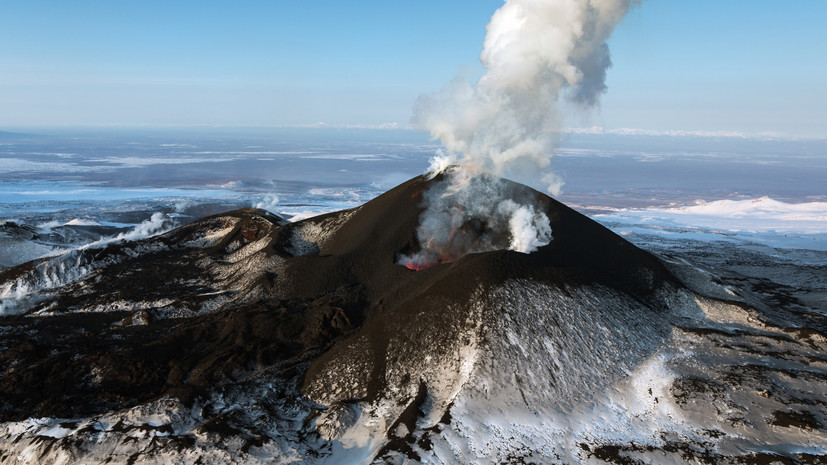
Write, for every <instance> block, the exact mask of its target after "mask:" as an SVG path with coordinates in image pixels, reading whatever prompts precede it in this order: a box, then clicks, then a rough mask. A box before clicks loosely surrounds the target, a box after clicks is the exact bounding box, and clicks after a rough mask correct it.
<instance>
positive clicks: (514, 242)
mask: <svg viewBox="0 0 827 465" xmlns="http://www.w3.org/2000/svg"><path fill="white" fill-rule="evenodd" d="M632 1H633V0H506V2H505V4H504V5H503V6H502V7H501V8H500V9H499V10H497V11H496V12H495V13H494V15H493V16H492V17H491V22H490V23H489V24H488V26H487V28H486V29H487V31H488V32H487V34H486V36H485V43H484V46H483V51H482V53H481V54H480V61H481V62H482V65H483V66H484V68H485V73H484V74H483V76H482V77H481V78H480V80H479V81H478V82H476V83H471V82H470V81H468V80H467V79H465V78H457V79H455V80H454V81H452V82H451V83H450V84H448V85H447V86H446V87H444V88H443V89H442V90H441V91H439V92H437V93H436V94H432V95H425V96H422V97H420V98H419V100H418V101H417V103H416V106H415V107H414V116H413V119H412V123H413V125H414V127H416V128H418V129H421V130H425V131H428V132H429V133H430V134H431V137H432V138H434V139H439V140H440V141H441V142H442V144H443V146H444V147H445V149H446V151H445V152H441V153H439V154H437V156H436V157H434V159H433V160H432V162H431V169H430V174H431V176H436V175H437V174H440V173H443V174H444V177H443V180H442V182H441V183H440V184H448V186H447V187H438V188H437V187H434V188H432V189H431V190H430V191H429V192H428V193H426V195H425V196H424V199H425V204H424V206H425V211H424V212H423V214H422V217H421V218H420V225H419V228H418V229H417V239H418V241H419V245H420V248H421V249H420V250H419V251H418V252H416V253H415V254H413V255H410V256H409V255H402V256H400V257H399V263H400V264H402V265H406V266H408V267H409V268H414V269H421V268H424V267H427V266H430V265H433V264H436V263H441V262H446V261H452V260H455V259H456V258H459V257H460V256H462V255H465V254H467V253H473V252H481V251H487V250H493V249H498V248H508V249H511V250H515V251H518V252H523V253H529V252H532V251H534V250H536V249H537V248H538V247H541V246H544V245H546V244H548V243H549V241H551V240H552V234H551V227H550V225H549V219H548V217H547V216H546V215H545V214H543V213H542V210H541V209H540V208H539V207H536V206H535V205H533V202H532V201H531V200H527V199H524V200H525V202H526V203H524V204H519V203H517V202H515V201H514V199H509V198H508V197H507V195H506V193H504V192H503V190H502V189H501V188H500V187H501V185H500V184H499V183H497V182H493V181H492V179H495V178H494V177H492V176H489V174H493V175H496V176H502V177H509V178H513V179H518V180H520V179H524V178H526V177H527V175H529V174H530V175H532V176H536V173H538V172H540V173H542V180H543V182H544V183H545V185H546V187H547V190H548V191H549V192H551V193H553V194H558V193H559V192H560V189H561V188H562V185H563V183H562V181H561V180H560V178H558V177H557V176H556V175H554V173H552V172H551V171H550V169H549V164H550V161H551V158H552V155H553V153H554V148H555V144H556V142H557V138H558V134H559V128H560V127H561V115H560V112H559V109H558V102H559V100H560V99H561V98H567V99H568V100H570V101H571V102H572V103H573V104H575V105H578V106H582V107H584V108H591V107H594V106H595V105H597V103H598V99H599V97H600V95H601V94H602V93H603V92H605V91H606V84H605V81H606V70H607V69H608V68H609V67H610V66H611V64H612V62H611V60H610V58H609V47H608V45H606V39H608V37H609V35H610V34H611V33H612V31H613V30H614V28H615V26H616V25H617V24H618V23H619V22H620V20H621V19H622V18H623V16H624V15H625V14H626V12H627V11H628V10H629V8H630V6H631V3H632ZM449 167H450V168H449ZM535 179H536V178H535Z"/></svg>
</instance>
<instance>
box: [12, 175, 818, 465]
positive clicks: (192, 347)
mask: <svg viewBox="0 0 827 465" xmlns="http://www.w3.org/2000/svg"><path fill="white" fill-rule="evenodd" d="M439 182H442V180H441V178H437V179H434V180H427V179H426V178H424V177H418V178H415V179H412V180H410V181H408V182H406V183H404V184H402V185H400V186H398V187H396V188H395V189H393V190H391V191H389V192H387V193H385V194H383V195H382V196H380V197H378V198H376V199H374V200H372V201H370V202H368V203H367V204H365V205H363V206H361V207H358V208H354V209H351V210H345V211H341V212H336V213H331V214H327V215H322V216H319V217H315V218H311V219H308V220H304V221H301V222H297V223H288V222H286V221H284V220H283V219H282V218H280V217H277V216H274V215H271V214H268V213H266V212H264V211H262V210H255V209H244V210H238V211H234V212H229V213H225V214H221V215H216V216H212V217H208V218H205V219H202V220H199V221H196V222H193V223H190V224H188V225H186V226H183V227H180V228H177V229H175V230H172V231H170V232H168V233H165V234H162V235H159V236H155V237H152V238H149V239H146V240H142V241H137V242H127V241H121V242H112V243H109V244H106V245H105V246H101V247H95V248H85V249H77V250H74V251H72V252H69V253H66V254H64V255H62V256H60V257H56V258H49V259H42V260H39V261H36V262H30V263H27V264H24V265H21V266H18V267H15V268H12V269H8V270H4V271H0V283H5V284H3V286H4V287H3V288H2V289H0V290H2V294H0V295H3V296H4V297H3V299H2V303H0V305H2V307H0V308H2V309H3V311H4V312H5V315H4V316H2V317H0V335H2V338H1V339H0V421H2V422H10V423H7V424H8V425H24V426H25V425H26V424H28V423H26V422H27V421H31V420H27V419H31V418H40V417H43V418H47V419H48V418H51V419H55V420H48V421H47V423H46V424H45V426H43V425H41V426H37V425H35V426H31V427H24V426H15V428H17V429H14V430H11V429H8V430H6V431H5V432H4V433H1V434H0V437H5V438H6V439H8V440H9V441H11V440H14V443H15V444H18V441H21V438H22V442H19V444H29V442H27V441H36V440H42V439H37V438H43V437H44V434H46V433H43V431H46V432H47V433H48V434H46V436H45V437H49V438H52V439H53V440H50V441H51V442H49V444H52V443H54V444H56V447H54V448H53V450H55V451H65V452H66V453H67V454H70V455H72V456H73V457H75V458H84V457H85V458H89V459H91V460H97V459H96V458H101V457H102V456H101V455H100V454H101V453H102V452H101V451H103V450H119V451H121V452H118V454H121V455H118V456H117V457H115V458H114V460H115V461H123V462H126V461H130V460H131V461H134V460H139V461H140V460H144V459H146V460H150V459H151V460H175V461H178V460H182V458H183V457H189V458H193V457H195V458H198V457H202V458H203V457H206V459H205V460H210V461H214V462H222V461H228V462H229V461H249V462H256V461H258V460H259V459H258V458H261V457H265V458H266V457H270V458H281V459H285V457H290V456H296V457H302V461H309V462H314V461H324V460H326V458H331V457H339V456H341V457H351V459H353V458H354V457H356V459H354V460H356V461H358V460H362V459H365V460H373V459H375V460H377V461H405V460H409V461H411V460H412V461H418V460H424V459H423V457H424V456H425V455H427V454H432V455H433V457H441V458H440V459H439V460H442V461H445V460H447V461H458V462H461V461H467V460H471V461H479V460H483V461H488V460H489V459H491V457H494V456H496V455H497V453H496V451H491V450H487V449H484V448H479V447H478V446H477V445H474V444H476V442H477V441H478V439H475V437H474V436H473V435H475V434H483V432H484V431H488V432H487V433H485V434H488V435H489V436H490V441H494V443H495V444H500V446H502V447H506V446H505V445H503V444H509V441H511V440H509V439H508V435H509V434H511V435H514V434H525V430H522V429H520V427H517V426H514V425H513V424H512V425H511V426H502V427H497V428H495V429H493V430H491V429H490V428H489V427H484V428H483V427H481V426H480V424H483V423H485V422H487V421H489V420H490V419H502V418H512V419H514V418H532V419H533V420H531V421H534V422H538V423H536V424H534V423H531V426H530V427H528V428H529V429H528V430H529V431H545V430H544V429H543V428H547V429H548V430H549V431H552V432H550V433H548V435H547V436H543V435H542V434H539V433H537V434H539V435H538V436H537V437H538V438H540V439H537V441H538V442H536V443H529V442H530V441H528V440H521V441H522V442H521V443H520V444H523V446H524V449H525V450H526V451H529V452H530V454H529V455H530V456H536V457H545V458H548V457H552V456H553V455H554V454H561V453H563V452H559V451H558V452H553V453H552V452H549V451H552V450H557V449H555V447H557V448H558V449H559V448H560V447H562V448H563V449H565V450H567V451H569V452H566V453H575V452H571V450H578V451H581V452H576V454H581V453H585V452H582V451H583V450H588V449H580V448H578V447H575V448H573V449H572V448H568V449H566V447H564V445H560V444H564V443H565V442H566V441H563V440H562V439H561V438H560V437H559V436H555V434H558V435H559V434H562V433H559V431H566V429H565V427H560V426H554V427H553V428H552V427H551V426H549V425H558V424H559V421H560V418H561V415H562V416H563V417H568V416H571V417H577V416H578V415H582V411H583V410H582V409H584V408H585V407H584V406H586V405H603V404H602V403H600V402H599V401H598V399H600V398H601V397H600V396H601V395H603V394H601V393H603V392H607V391H606V390H609V391H612V390H617V389H619V388H616V386H619V384H617V383H625V382H626V381H624V380H626V379H628V377H629V376H631V375H630V374H631V373H632V372H637V371H639V370H641V369H642V368H640V367H646V366H649V365H648V364H650V363H653V362H652V360H657V359H658V354H659V353H660V352H662V351H663V348H664V347H666V346H668V341H670V340H671V338H674V337H675V336H674V334H675V328H676V325H678V322H683V323H680V324H681V325H683V326H686V324H687V323H686V322H687V321H701V320H704V318H705V317H704V314H705V312H706V313H709V310H707V309H706V307H704V305H706V303H705V302H707V301H709V299H708V298H706V297H703V296H702V295H699V294H697V293H693V292H691V291H690V290H688V289H687V288H685V287H684V285H683V284H682V283H681V282H680V281H679V280H678V279H676V278H675V277H674V276H673V274H672V273H671V272H670V271H669V269H667V267H666V266H665V265H664V264H663V263H662V262H661V261H660V260H658V259H657V258H655V257H654V256H652V255H651V254H649V253H647V252H645V251H643V250H640V249H638V248H637V247H635V246H633V245H632V244H630V243H629V242H627V241H626V240H624V239H623V238H621V237H619V236H617V235H615V234H613V233H612V232H610V231H609V230H607V229H606V228H604V227H603V226H601V225H599V224H597V223H596V222H594V221H592V220H590V219H589V218H587V217H585V216H583V215H581V214H579V213H577V212H575V211H573V210H572V209H570V208H568V207H566V206H565V205H563V204H561V203H559V202H557V201H555V200H554V199H552V198H550V197H548V196H545V195H543V194H541V193H539V192H536V191H533V190H531V189H529V188H527V187H526V186H522V185H519V184H516V183H511V182H508V181H497V182H499V183H501V189H500V192H501V193H502V195H503V196H505V197H507V198H512V199H517V200H519V201H521V202H531V203H532V204H535V205H538V206H539V207H540V208H541V209H542V211H543V212H544V213H545V214H546V215H547V216H548V218H549V221H550V224H551V228H552V231H553V240H552V241H551V242H550V243H549V244H548V245H546V246H543V247H541V248H540V249H539V250H537V251H536V252H534V253H531V254H523V253H518V252H513V251H508V250H497V251H493V252H486V253H478V254H471V255H466V256H464V257H461V258H459V259H458V260H456V261H454V262H451V263H443V264H438V265H435V266H432V267H430V268H427V269H425V270H422V271H412V270H409V269H407V268H405V267H403V266H400V265H398V264H397V259H398V257H399V255H400V254H403V253H409V252H411V251H415V250H416V249H417V248H418V247H419V246H420V244H419V243H418V239H417V235H416V229H417V225H418V223H419V221H420V213H421V211H422V196H423V193H424V192H426V190H427V189H428V188H429V187H430V186H431V185H433V184H434V183H439ZM710 305H712V304H710ZM716 305H719V306H721V307H720V308H736V309H743V308H746V306H745V305H743V304H740V303H736V304H733V303H726V302H723V303H720V304H716ZM733 305H734V307H733ZM710 308H712V307H710ZM715 308H719V307H715ZM728 311H730V310H728ZM731 311H733V312H735V311H743V310H731ZM704 321H705V320H704ZM655 384H657V383H655ZM612 386H615V387H612ZM618 392H619V391H618ZM649 394H652V388H651V387H650V388H649ZM653 398H654V395H653ZM654 402H658V401H657V399H656V400H655V401H654ZM607 405H609V404H607ZM652 405H654V404H652ZM607 408H608V407H607ZM653 408H654V407H653ZM148 418H149V419H148ZM159 418H160V420H159ZM521 421H522V420H521ZM526 421H528V420H526ZM61 422H62V423H61ZM823 423H824V422H822V424H823ZM515 424H516V425H520V424H523V423H520V422H517V423H515ZM526 424H528V423H526ZM55 425H57V426H55ZM64 425H65V426H64ZM542 425H546V426H542ZM26 428H29V429H26ZM50 428H51V429H50ZM537 428H540V429H539V430H538V429H537ZM555 428H558V429H555ZM559 428H563V429H559ZM569 428H571V427H569ZM137 430H140V431H143V432H142V433H141V434H142V435H139V436H135V434H136V433H135V431H137ZM15 431H16V432H15ZM21 431H22V432H21ZM449 431H450V432H451V433H450V434H449V433H448V432H449ZM553 431H558V433H553ZM544 434H545V433H544ZM567 434H574V433H573V432H571V431H570V433H567ZM578 434H579V433H578ZM4 435H5V436H4ZM469 435H471V436H469ZM135 437H141V438H150V439H151V440H152V441H150V442H146V441H145V440H144V439H141V440H139V442H141V441H144V442H141V446H140V447H137V448H135V447H132V448H131V449H130V447H128V446H127V444H128V443H129V441H131V440H134V439H130V438H135ZM33 438H34V439H33ZM555 438H557V439H555ZM497 441H500V442H497ZM512 442H513V441H512ZM518 442H519V441H518ZM558 443H559V444H558ZM153 444H154V445H153ZM457 444H466V445H465V446H462V447H460V446H457ZM514 444H517V443H514ZM555 444H557V446H555ZM500 446H497V447H500ZM558 446H559V447H558ZM20 447H23V446H9V448H8V449H7V450H8V451H18V452H19V451H20V450H21V449H20ZM37 447H41V449H38V450H42V448H43V447H46V446H37ZM51 447H52V446H49V448H51ZM193 447H194V448H195V449H194V450H196V451H200V452H192V451H190V452H187V451H188V450H190V449H191V448H193ZM457 447H459V449H458V448H457ZM463 447H467V448H468V449H467V450H466V449H463ZM508 447H510V446H508ZM2 449H3V448H2V447H0V450H2ZM460 449H462V450H466V452H458V451H459V450H460ZM518 449H519V450H522V449H520V448H517V449H515V450H518ZM447 450H453V451H454V452H451V453H452V454H454V455H449V456H444V455H440V454H444V453H445V451H447ZM127 451H131V452H127ZM512 452H513V453H515V454H516V453H517V452H514V451H512ZM12 453H13V452H8V453H7V454H6V455H0V462H4V461H8V460H9V459H10V457H12V455H8V454H12ZM42 453H43V454H47V456H48V453H50V452H48V448H47V449H46V450H42ZM51 453H55V452H51ZM526 453H528V452H526ZM187 454H189V455H187ZM492 454H493V455H492ZM532 454H533V455H532ZM549 454H551V455H549ZM257 457H258V458H257ZM526 457H528V456H526ZM110 458H112V457H110ZM189 458H188V459H186V460H187V461H189ZM357 459H358V460H357ZM194 460H195V459H193V460H192V461H194ZM261 460H262V461H266V460H265V459H261ZM491 460H493V459H491ZM498 460H499V459H498ZM503 460H505V459H503ZM515 460H516V459H515Z"/></svg>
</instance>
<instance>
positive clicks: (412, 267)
mask: <svg viewBox="0 0 827 465" xmlns="http://www.w3.org/2000/svg"><path fill="white" fill-rule="evenodd" d="M402 266H404V267H405V268H407V269H409V270H413V271H422V270H424V269H427V268H430V267H431V265H420V264H418V263H406V264H404V265H402Z"/></svg>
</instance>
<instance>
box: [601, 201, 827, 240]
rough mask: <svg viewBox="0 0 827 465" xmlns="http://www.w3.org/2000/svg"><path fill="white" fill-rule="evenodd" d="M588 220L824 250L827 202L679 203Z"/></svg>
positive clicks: (625, 229)
mask: <svg viewBox="0 0 827 465" xmlns="http://www.w3.org/2000/svg"><path fill="white" fill-rule="evenodd" d="M594 218H595V219H597V220H598V221H600V222H603V223H604V224H606V225H607V226H609V227H610V228H612V229H613V230H615V231H616V232H619V233H621V234H623V235H631V234H650V235H651V234H654V235H659V236H664V237H666V238H673V239H674V238H686V239H693V240H701V241H704V240H728V241H732V240H736V241H742V242H755V243H759V244H763V245H768V246H771V247H775V248H791V249H811V250H822V251H824V250H827V202H802V203H787V202H781V201H778V200H774V199H772V198H769V197H760V198H756V199H744V200H716V201H711V202H706V201H697V202H695V203H694V204H691V205H685V206H672V207H659V208H640V209H629V208H624V209H616V210H615V211H610V212H608V213H602V214H598V215H594Z"/></svg>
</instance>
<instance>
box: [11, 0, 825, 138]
mask: <svg viewBox="0 0 827 465" xmlns="http://www.w3.org/2000/svg"><path fill="white" fill-rule="evenodd" d="M501 4H502V2H501V1H493V0H462V1H459V0H457V1H447V2H446V1H444V0H442V1H433V0H424V1H417V2H387V1H362V2H359V3H355V2H340V1H320V0H306V1H301V2H287V1H278V2H276V1H269V2H264V1H261V2H253V1H246V2H245V1H241V2H209V1H199V2H186V1H177V2H155V1H141V2H137V1H118V2H103V1H99V2H91V1H82V0H80V1H73V2H63V1H36V0H35V1H2V0H0V5H2V14H0V129H2V128H13V127H27V126H28V127H31V126H54V125H108V124H122V125H191V124H194V125H199V124H207V125H209V124H221V125H242V126H247V125H252V126H259V125H291V124H311V123H316V122H320V121H321V122H325V123H329V124H363V125H375V124H382V123H389V122H395V123H399V124H400V125H406V124H407V123H408V121H409V118H410V114H411V107H412V105H413V102H414V100H415V99H416V98H417V96H419V95H420V94H422V93H425V92H432V91H435V90H437V89H439V88H440V87H441V86H442V85H443V84H445V83H447V82H448V81H449V80H450V79H451V78H453V77H454V76H456V75H457V74H458V73H460V72H464V73H469V74H471V75H472V76H473V75H476V74H478V73H479V72H480V69H479V68H480V67H479V63H478V59H477V57H478V54H479V52H480V50H481V49H482V41H483V38H484V35H485V25H486V24H487V22H488V20H489V18H490V16H491V14H492V13H493V12H494V11H495V10H496V9H497V8H498V7H499V6H500V5H501ZM825 19H827V2H824V1H820V0H810V1H805V0H799V1H785V2H778V1H755V0H750V1H747V0H741V1H736V0H728V1H720V0H715V1H712V0H693V1H684V0H647V1H644V2H643V3H642V4H641V5H640V6H639V7H636V8H635V9H634V10H633V11H632V12H631V13H630V14H629V15H628V16H627V17H626V19H625V20H624V22H623V23H622V24H621V25H620V26H619V27H618V29H617V30H616V31H615V35H614V36H613V37H612V39H611V41H610V47H611V49H612V59H613V62H614V67H613V68H612V69H611V70H610V71H609V77H608V82H607V84H608V86H609V90H608V93H607V94H606V95H604V97H603V104H602V106H601V108H600V109H599V110H598V111H595V112H593V113H591V114H588V115H582V114H573V115H572V116H571V117H570V118H568V119H567V121H566V125H567V126H571V127H587V126H592V125H600V126H604V127H606V128H640V129H650V130H689V131H695V130H704V131H741V132H747V133H756V132H767V131H771V132H779V133H784V134H789V135H796V136H818V137H826V136H827V116H826V115H827V111H825V108H827V92H826V91H825V90H824V83H825V82H827V47H825V45H826V44H827V28H825V27H824V25H823V23H824V20H825Z"/></svg>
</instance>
